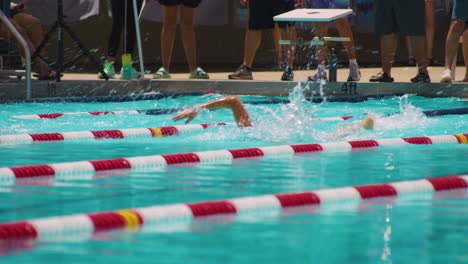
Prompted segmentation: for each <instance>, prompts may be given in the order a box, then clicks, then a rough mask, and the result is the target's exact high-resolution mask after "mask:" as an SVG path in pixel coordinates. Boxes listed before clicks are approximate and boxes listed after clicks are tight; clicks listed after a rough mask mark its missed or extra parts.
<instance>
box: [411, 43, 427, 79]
mask: <svg viewBox="0 0 468 264" xmlns="http://www.w3.org/2000/svg"><path fill="white" fill-rule="evenodd" d="M409 38H410V41H411V44H412V45H413V47H418V48H417V49H415V50H414V55H415V57H416V61H417V63H418V73H419V72H424V73H427V63H428V61H427V57H426V38H425V36H410V37H409Z"/></svg>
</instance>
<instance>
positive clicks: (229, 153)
mask: <svg viewBox="0 0 468 264" xmlns="http://www.w3.org/2000/svg"><path fill="white" fill-rule="evenodd" d="M467 138H468V133H465V134H456V135H440V136H424V137H407V138H389V139H375V140H357V141H342V142H330V143H315V144H299V145H280V146H270V147H258V148H243V149H225V150H214V151H203V152H189V153H178V154H164V155H151V156H138V157H126V158H115V159H103V160H92V161H75V162H64V163H54V164H40V165H27V166H18V167H3V168H0V184H5V185H6V184H13V183H14V181H15V179H16V178H27V177H40V176H55V177H63V178H64V179H71V178H72V177H71V175H78V176H79V175H82V174H87V175H90V174H91V175H94V174H95V173H96V172H99V171H110V170H122V169H124V170H133V171H149V170H154V169H160V168H165V167H167V166H169V165H176V164H183V163H199V164H205V163H210V164H216V163H229V162H232V161H233V160H236V159H241V158H265V157H278V156H280V157H285V156H293V155H295V154H301V153H314V152H317V153H318V152H327V151H332V152H333V151H334V152H337V151H351V150H355V149H362V148H374V147H379V146H402V145H407V144H418V145H426V144H467V143H468V140H467Z"/></svg>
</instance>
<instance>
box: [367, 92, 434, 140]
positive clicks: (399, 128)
mask: <svg viewBox="0 0 468 264" xmlns="http://www.w3.org/2000/svg"><path fill="white" fill-rule="evenodd" d="M408 98H409V96H408V95H404V96H401V97H400V102H399V104H400V113H398V114H395V115H391V116H389V117H384V118H376V119H375V126H374V129H375V130H376V132H377V133H378V134H383V133H384V132H387V131H390V130H394V132H395V133H396V134H397V135H404V134H405V133H407V131H415V132H418V134H423V133H424V128H425V127H427V126H428V125H430V124H432V123H433V122H437V121H436V120H434V119H429V118H428V117H426V116H425V115H424V114H423V112H422V110H421V109H419V108H417V107H415V106H413V105H411V103H409V102H408Z"/></svg>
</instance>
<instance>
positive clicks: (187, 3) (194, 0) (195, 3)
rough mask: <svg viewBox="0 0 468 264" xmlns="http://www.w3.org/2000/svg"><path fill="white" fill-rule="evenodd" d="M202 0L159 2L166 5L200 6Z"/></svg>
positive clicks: (166, 0)
mask: <svg viewBox="0 0 468 264" xmlns="http://www.w3.org/2000/svg"><path fill="white" fill-rule="evenodd" d="M201 1H202V0H158V2H159V3H160V4H161V5H164V6H177V5H184V6H186V7H191V8H195V7H198V5H199V4H200V3H201Z"/></svg>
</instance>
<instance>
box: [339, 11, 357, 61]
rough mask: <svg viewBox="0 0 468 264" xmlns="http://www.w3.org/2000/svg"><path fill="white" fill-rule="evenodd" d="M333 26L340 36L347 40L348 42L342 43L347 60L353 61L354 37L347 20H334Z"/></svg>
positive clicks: (354, 55) (354, 53) (354, 51)
mask: <svg viewBox="0 0 468 264" xmlns="http://www.w3.org/2000/svg"><path fill="white" fill-rule="evenodd" d="M335 26H336V28H337V29H338V32H339V33H340V36H341V37H343V38H349V41H344V42H342V43H343V46H344V47H345V49H346V52H347V53H348V58H349V59H350V60H355V59H356V49H355V47H354V37H353V31H352V30H351V26H350V25H349V22H348V19H347V18H339V19H337V20H335Z"/></svg>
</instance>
